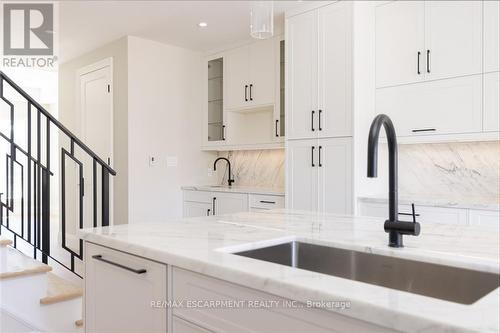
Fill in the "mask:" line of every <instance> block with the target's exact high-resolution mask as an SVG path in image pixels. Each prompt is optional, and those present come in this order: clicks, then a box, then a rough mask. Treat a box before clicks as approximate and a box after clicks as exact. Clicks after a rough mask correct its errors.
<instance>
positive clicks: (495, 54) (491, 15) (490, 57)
mask: <svg viewBox="0 0 500 333" xmlns="http://www.w3.org/2000/svg"><path fill="white" fill-rule="evenodd" d="M483 6H484V7H483V12H484V14H483V15H484V16H483V17H484V71H485V72H493V71H498V70H500V65H499V61H500V60H499V58H500V51H499V50H500V45H499V44H500V2H499V1H484V2H483Z"/></svg>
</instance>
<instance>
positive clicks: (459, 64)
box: [425, 1, 482, 80]
mask: <svg viewBox="0 0 500 333" xmlns="http://www.w3.org/2000/svg"><path fill="white" fill-rule="evenodd" d="M425 45H426V49H425V58H426V61H425V71H426V79H433V80H434V79H441V78H447V77H455V76H461V75H468V74H477V73H481V71H482V1H426V2H425ZM428 52H429V55H427V53H428ZM427 59H428V62H427Z"/></svg>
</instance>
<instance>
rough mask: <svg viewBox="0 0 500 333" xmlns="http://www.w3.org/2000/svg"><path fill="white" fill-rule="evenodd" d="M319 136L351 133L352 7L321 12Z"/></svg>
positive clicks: (338, 5) (343, 4) (341, 5)
mask: <svg viewBox="0 0 500 333" xmlns="http://www.w3.org/2000/svg"><path fill="white" fill-rule="evenodd" d="M318 72H319V107H318V108H319V110H318V135H319V136H320V137H334V136H349V135H351V134H352V4H351V3H348V2H339V3H335V4H332V5H329V6H326V7H323V8H322V9H320V11H319V71H318Z"/></svg>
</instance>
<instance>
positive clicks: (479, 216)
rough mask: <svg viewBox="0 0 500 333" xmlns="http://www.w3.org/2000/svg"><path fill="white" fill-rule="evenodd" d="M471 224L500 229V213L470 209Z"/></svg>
mask: <svg viewBox="0 0 500 333" xmlns="http://www.w3.org/2000/svg"><path fill="white" fill-rule="evenodd" d="M469 224H471V225H480V226H489V227H493V228H497V229H500V212H499V211H498V210H481V209H470V210H469Z"/></svg>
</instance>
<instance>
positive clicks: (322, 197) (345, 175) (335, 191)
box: [318, 138, 352, 214]
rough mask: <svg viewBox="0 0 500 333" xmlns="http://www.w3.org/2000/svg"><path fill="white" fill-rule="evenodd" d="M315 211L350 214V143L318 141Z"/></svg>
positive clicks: (343, 140)
mask: <svg viewBox="0 0 500 333" xmlns="http://www.w3.org/2000/svg"><path fill="white" fill-rule="evenodd" d="M318 155H319V157H318V158H319V161H318V163H319V164H318V173H319V181H318V202H319V205H318V207H319V208H318V209H319V211H320V212H323V213H333V214H352V139H351V138H335V139H320V140H318Z"/></svg>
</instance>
